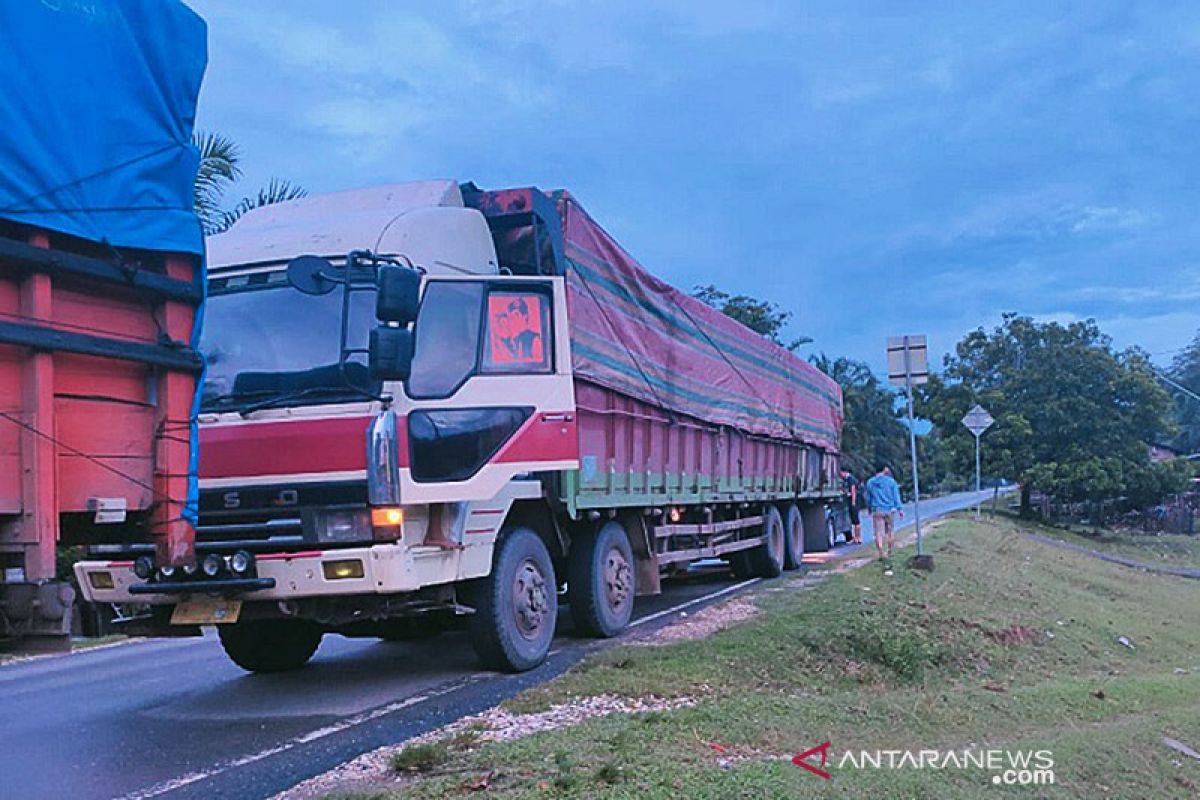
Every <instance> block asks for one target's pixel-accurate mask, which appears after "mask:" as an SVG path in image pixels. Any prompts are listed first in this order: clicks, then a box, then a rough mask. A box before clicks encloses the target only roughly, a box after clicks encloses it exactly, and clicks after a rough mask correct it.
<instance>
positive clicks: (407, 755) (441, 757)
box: [392, 741, 450, 773]
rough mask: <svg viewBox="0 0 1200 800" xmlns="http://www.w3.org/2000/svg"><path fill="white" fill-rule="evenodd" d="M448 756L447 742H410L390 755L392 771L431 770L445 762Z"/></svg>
mask: <svg viewBox="0 0 1200 800" xmlns="http://www.w3.org/2000/svg"><path fill="white" fill-rule="evenodd" d="M449 757H450V746H449V744H448V743H447V742H444V741H437V742H424V743H421V744H411V745H409V746H408V747H405V748H404V749H403V750H401V751H400V752H398V753H396V754H395V755H393V756H392V771H394V772H400V773H404V772H431V771H432V770H435V769H437V768H438V767H440V766H442V765H443V764H445V763H446V760H447V759H448V758H449Z"/></svg>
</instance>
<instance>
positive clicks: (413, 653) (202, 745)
mask: <svg viewBox="0 0 1200 800" xmlns="http://www.w3.org/2000/svg"><path fill="white" fill-rule="evenodd" d="M985 494H987V496H989V497H990V492H988V493H985ZM973 502H974V495H973V494H961V495H952V496H950V497H944V498H939V499H936V500H931V501H926V502H923V503H922V504H921V511H922V519H931V518H934V517H936V516H939V515H941V514H945V513H948V512H950V511H954V510H957V509H960V508H964V507H966V506H968V505H971V504H972V503H973ZM912 520H913V517H912V513H911V509H906V515H905V518H904V520H903V522H902V524H903V525H904V526H907V525H908V524H911V523H912ZM864 523H865V524H864V538H866V539H867V541H870V539H869V536H870V522H869V520H865V519H864ZM863 547H870V548H871V550H873V549H874V548H873V547H871V546H870V545H869V544H868V545H864V546H863ZM855 549H859V548H849V547H845V546H843V547H839V548H838V552H839V553H844V552H852V551H853V550H855ZM756 582H757V581H746V582H742V583H738V582H736V581H734V580H733V579H732V578H731V577H730V576H729V574H728V573H727V572H725V571H724V570H699V571H697V572H696V573H694V574H691V575H689V576H687V577H686V578H684V579H681V580H675V581H672V582H671V583H670V584H669V585H668V586H667V587H665V591H664V593H663V594H662V595H660V596H657V597H647V598H639V601H638V604H637V607H636V612H635V617H636V621H635V625H637V626H639V627H641V626H650V627H654V626H658V625H663V624H666V623H667V622H669V621H670V620H671V618H673V617H674V616H676V615H677V614H678V613H679V612H680V611H682V610H685V609H686V610H695V609H698V608H700V607H702V606H703V605H706V604H708V603H712V602H715V601H716V600H718V599H720V597H722V596H725V595H728V594H732V593H734V592H737V591H740V590H742V589H744V588H746V587H747V586H749V585H751V584H753V583H756ZM559 634H560V635H559V638H558V639H557V640H556V642H555V645H554V650H553V651H552V654H551V657H550V658H549V659H548V660H547V662H546V664H544V665H543V666H541V667H539V668H538V669H536V670H533V671H531V672H528V673H525V674H523V675H501V674H497V673H492V672H481V671H479V669H478V667H477V666H476V663H475V658H474V653H473V651H472V650H471V647H470V643H469V641H468V640H467V638H466V635H465V634H464V633H459V632H454V633H447V634H443V635H442V636H440V637H438V638H436V639H433V640H429V641H425V642H406V643H386V642H378V641H374V640H349V639H343V638H341V637H336V636H328V637H326V638H325V640H324V641H323V642H322V644H321V648H320V650H319V651H318V652H317V655H316V656H315V658H314V659H313V661H312V663H311V664H310V665H309V666H308V668H306V669H304V670H301V671H298V672H294V673H287V674H282V675H247V674H246V673H244V672H242V670H240V669H239V668H238V667H236V666H234V665H233V664H232V663H230V662H229V661H228V660H227V659H226V658H225V655H224V653H223V651H222V650H221V647H220V644H219V643H218V642H217V641H216V639H215V638H214V637H212V636H206V637H204V638H203V639H176V640H152V641H144V642H135V643H130V644H123V645H118V646H115V647H108V648H100V649H95V650H87V651H82V652H77V653H74V654H70V655H65V656H58V657H49V658H42V659H36V660H31V661H26V662H18V663H14V664H9V665H7V666H3V667H0V697H2V698H3V705H2V706H0V709H2V713H3V719H4V723H3V725H2V726H0V797H11V798H25V799H28V800H37V799H39V798H54V799H55V800H62V799H63V798H125V799H126V800H135V798H136V800H148V798H151V797H155V798H159V797H161V798H171V800H183V799H184V798H204V799H205V800H217V799H218V798H231V799H232V798H237V800H251V799H252V798H267V797H270V796H272V795H273V794H276V793H277V792H279V791H281V790H283V789H285V788H288V787H289V786H292V785H293V784H295V783H297V782H299V781H301V780H304V779H305V778H308V777H311V776H313V775H316V774H318V773H321V772H324V771H326V770H328V769H331V768H332V767H334V766H336V765H338V764H340V763H342V762H344V761H346V760H348V759H350V758H353V757H354V756H356V755H359V754H360V753H363V752H366V751H368V750H371V749H374V748H376V747H380V746H383V745H386V744H392V743H396V742H400V741H403V740H404V739H407V738H409V737H411V736H414V735H417V734H419V733H422V732H424V731H426V730H429V729H431V728H433V727H437V726H440V725H443V724H445V723H447V722H450V721H452V720H455V719H458V718H459V717H462V716H465V715H468V714H473V713H477V712H479V711H482V710H483V709H486V708H488V707H490V706H492V705H495V704H496V703H497V702H499V701H501V700H503V699H505V698H507V697H510V696H512V695H513V694H515V693H517V692H518V691H520V690H521V689H523V688H525V687H528V686H532V685H535V684H537V683H540V682H542V681H545V680H547V679H549V678H551V677H553V676H555V675H557V674H559V673H561V672H562V671H564V670H565V669H567V668H568V667H569V666H570V665H571V664H573V663H575V662H576V661H578V660H579V659H580V658H582V657H583V656H584V655H585V654H586V653H588V652H590V651H592V650H594V649H596V648H598V647H602V646H604V644H605V643H602V642H595V641H591V640H585V639H577V638H574V637H572V636H571V631H570V623H569V619H567V618H564V619H563V620H562V621H561V622H560V626H559Z"/></svg>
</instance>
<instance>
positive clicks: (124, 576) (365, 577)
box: [75, 543, 490, 604]
mask: <svg viewBox="0 0 1200 800" xmlns="http://www.w3.org/2000/svg"><path fill="white" fill-rule="evenodd" d="M476 549H477V548H467V549H466V550H443V549H441V548H437V547H425V546H417V547H406V546H404V545H403V544H392V543H388V544H377V545H372V546H367V547H353V548H346V549H338V550H324V551H316V550H314V551H304V552H299V553H263V554H260V555H258V556H257V557H256V559H255V564H256V566H257V572H258V575H257V578H256V579H248V580H255V581H257V583H255V584H253V585H251V584H249V583H242V582H240V581H231V580H229V579H225V580H215V581H207V582H202V581H200V580H196V581H189V582H188V584H185V585H183V586H172V585H171V584H164V588H163V590H162V591H158V592H156V591H154V590H153V587H154V585H153V584H146V582H145V581H143V580H142V579H141V578H139V577H137V575H135V574H134V572H133V562H132V561H80V562H78V563H77V564H76V565H75V576H76V578H77V579H78V580H79V586H80V587H81V590H82V594H83V597H84V599H85V600H88V601H89V602H92V603H151V604H170V603H175V602H177V601H178V600H179V598H181V597H183V596H185V595H188V594H215V595H236V596H237V597H238V598H241V599H245V600H290V599H293V598H298V597H323V596H333V595H363V594H394V593H399V592H412V591H416V590H418V589H421V588H423V587H425V586H433V585H436V584H443V583H452V582H454V581H456V580H460V579H462V578H464V577H474V575H465V574H464V573H463V569H464V566H465V565H469V564H470V562H473V561H475V560H477V558H479V557H481V556H483V554H482V553H479V554H478V555H477V554H475V553H472V552H470V551H472V550H476ZM489 555H490V554H489ZM348 560H358V561H360V562H361V563H362V577H345V578H331V577H327V576H326V570H325V567H324V563H325V562H332V561H337V562H343V561H348ZM269 582H273V583H270V585H268V583H269ZM234 583H238V584H239V585H236V586H235V585H232V584H234ZM255 587H258V588H255Z"/></svg>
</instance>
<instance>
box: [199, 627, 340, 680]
mask: <svg viewBox="0 0 1200 800" xmlns="http://www.w3.org/2000/svg"><path fill="white" fill-rule="evenodd" d="M217 635H218V636H219V637H220V639H221V647H223V648H224V649H225V654H226V655H228V656H229V658H230V660H231V661H233V663H235V664H237V665H238V666H239V667H241V668H242V669H244V670H246V671H247V672H286V671H288V670H293V669H299V668H300V667H302V666H304V665H305V664H307V663H308V660H309V659H310V658H312V656H313V653H315V652H317V646H318V645H320V644H321V629H320V628H318V627H317V626H316V625H314V624H312V623H311V622H305V621H303V620H292V619H261V620H251V621H249V622H235V623H233V624H232V625H218V626H217Z"/></svg>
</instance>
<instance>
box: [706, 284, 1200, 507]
mask: <svg viewBox="0 0 1200 800" xmlns="http://www.w3.org/2000/svg"><path fill="white" fill-rule="evenodd" d="M694 294H695V296H696V297H698V298H699V299H701V300H703V301H704V302H706V303H708V304H709V305H711V306H713V307H714V308H717V309H719V310H721V311H723V312H725V313H726V314H728V315H729V316H730V317H733V318H734V319H736V320H738V321H739V322H741V323H742V324H744V325H746V326H747V327H749V328H751V329H752V330H754V331H756V332H758V333H760V334H762V335H763V336H765V337H766V338H768V339H770V340H771V341H774V342H776V343H778V344H784V342H783V340H782V339H781V332H782V328H783V327H784V326H785V325H786V323H787V322H788V320H789V319H790V317H791V314H790V312H787V311H785V310H783V309H782V308H780V307H779V306H778V305H777V304H775V303H771V302H769V301H762V300H757V299H755V298H752V297H749V296H746V295H730V294H727V293H725V292H722V291H720V290H718V289H716V288H715V287H713V286H704V287H697V288H696V290H695V292H694ZM797 344H798V343H793V344H791V345H790V347H789V349H792V350H794V349H796V346H797ZM785 346H788V345H785ZM809 360H810V361H811V362H812V363H813V364H814V365H815V366H817V368H819V369H820V370H822V371H823V372H825V373H826V374H827V375H829V376H830V377H831V378H833V379H834V380H835V381H837V382H838V384H839V385H840V386H841V387H842V396H843V405H844V411H845V423H844V427H843V432H842V463H843V465H844V466H846V467H847V468H849V469H850V470H851V471H854V472H857V473H859V474H860V475H861V474H863V473H866V472H869V471H871V470H873V468H874V467H875V466H876V465H878V464H888V465H891V466H892V468H893V470H894V471H895V472H896V473H897V474H898V477H899V478H900V479H901V481H902V482H904V483H910V482H911V477H910V473H911V469H910V467H909V456H908V430H907V427H906V423H905V422H904V421H902V415H903V413H904V408H903V403H902V400H901V399H900V397H899V396H898V395H897V393H896V392H895V391H893V390H892V389H891V388H890V387H889V386H888V385H887V384H885V383H883V382H882V381H880V379H879V378H878V377H876V376H875V375H874V373H872V371H871V369H870V367H869V366H868V365H867V364H865V363H863V362H861V361H855V360H853V359H849V358H845V357H837V358H834V357H830V356H827V355H825V354H823V353H822V354H819V355H815V356H812V357H810V359H809ZM1168 373H1169V374H1168V377H1170V378H1171V381H1172V382H1174V383H1176V384H1178V385H1179V386H1182V387H1183V388H1184V390H1185V391H1179V390H1175V391H1174V393H1172V389H1171V386H1170V384H1169V383H1166V382H1164V381H1162V380H1160V378H1159V375H1158V374H1157V373H1156V369H1155V367H1154V366H1153V364H1152V363H1151V362H1150V358H1149V356H1148V355H1147V353H1146V352H1145V351H1144V350H1141V349H1140V348H1127V349H1124V350H1117V349H1116V348H1114V346H1113V344H1112V340H1111V339H1110V338H1109V337H1108V336H1106V335H1105V334H1104V333H1103V332H1102V331H1101V330H1100V328H1099V327H1098V326H1097V324H1096V323H1095V321H1093V320H1087V321H1084V322H1073V323H1069V324H1061V323H1058V322H1038V321H1037V320H1035V319H1033V318H1032V317H1028V316H1022V315H1018V314H1005V315H1004V316H1003V318H1002V321H1001V323H1000V324H999V325H997V326H996V327H994V328H992V329H991V330H985V329H984V328H982V327H981V328H978V329H976V330H974V331H971V332H969V333H968V334H967V335H966V336H964V337H963V338H962V340H961V341H959V342H958V344H957V345H956V346H955V348H954V351H953V352H952V353H950V354H948V355H947V356H946V357H945V360H944V363H943V365H942V370H941V372H940V373H937V374H934V375H931V376H930V380H929V383H927V384H924V385H922V386H919V387H917V389H916V392H915V394H916V396H915V398H914V405H913V409H914V413H915V414H916V415H917V417H919V418H920V419H923V420H926V421H928V422H929V423H932V427H931V428H930V429H929V430H928V432H925V433H924V434H923V435H921V436H920V439H919V444H918V465H919V469H920V470H921V474H922V484H923V486H927V487H929V488H931V489H935V490H936V489H944V490H955V489H963V488H967V487H968V486H971V485H973V476H974V471H975V450H974V447H975V444H974V438H973V436H972V435H971V433H970V431H968V430H967V429H966V428H965V427H964V426H963V425H962V423H961V420H962V417H963V416H964V415H965V414H966V412H967V411H968V410H969V409H970V408H971V407H972V406H974V405H975V404H977V403H978V404H979V405H982V406H983V407H984V408H986V409H987V410H988V411H989V412H990V413H991V414H992V416H993V417H994V418H995V420H996V422H995V424H994V425H993V426H992V428H991V429H989V430H988V432H987V433H986V434H984V442H985V446H984V447H983V450H982V454H983V455H982V467H983V469H982V471H983V474H984V475H986V476H989V477H991V478H1003V479H1007V480H1011V481H1015V482H1016V483H1018V484H1020V487H1021V510H1022V512H1023V513H1026V514H1028V513H1030V512H1031V510H1032V509H1031V500H1032V495H1033V493H1034V492H1035V491H1037V492H1042V493H1045V494H1050V495H1053V496H1054V497H1055V498H1056V499H1058V500H1060V501H1064V502H1080V503H1104V502H1108V503H1115V504H1116V505H1118V506H1120V507H1125V508H1145V507H1147V506H1151V505H1154V504H1155V503H1158V502H1160V501H1161V500H1162V499H1163V498H1164V497H1166V496H1168V495H1171V494H1175V493H1178V492H1181V491H1183V490H1184V489H1185V488H1186V487H1187V484H1188V481H1189V480H1190V479H1191V478H1192V477H1193V476H1194V475H1195V471H1196V466H1197V464H1196V463H1195V462H1188V461H1186V460H1183V459H1177V460H1174V461H1167V462H1162V463H1154V462H1152V461H1151V459H1150V446H1151V445H1169V446H1172V447H1173V448H1175V449H1176V450H1178V451H1180V452H1183V453H1196V452H1198V451H1200V401H1197V400H1196V399H1195V398H1194V397H1193V396H1191V394H1189V391H1186V390H1188V389H1189V387H1190V391H1191V393H1193V394H1200V392H1196V391H1195V390H1196V389H1197V388H1200V331H1198V332H1197V334H1196V337H1195V339H1194V340H1193V341H1192V342H1191V344H1190V345H1188V346H1187V347H1185V348H1183V349H1182V350H1181V351H1180V353H1179V355H1177V356H1176V358H1175V359H1174V361H1173V363H1172V365H1171V367H1170V369H1169V370H1168ZM918 432H921V431H920V429H918Z"/></svg>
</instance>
